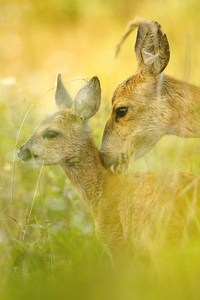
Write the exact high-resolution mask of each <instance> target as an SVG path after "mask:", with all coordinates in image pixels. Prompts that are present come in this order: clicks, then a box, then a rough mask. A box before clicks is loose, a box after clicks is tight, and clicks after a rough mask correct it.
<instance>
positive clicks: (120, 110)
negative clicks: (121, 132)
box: [115, 106, 128, 119]
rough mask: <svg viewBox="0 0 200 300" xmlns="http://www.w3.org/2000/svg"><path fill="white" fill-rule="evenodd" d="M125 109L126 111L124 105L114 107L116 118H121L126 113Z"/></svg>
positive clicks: (126, 108)
mask: <svg viewBox="0 0 200 300" xmlns="http://www.w3.org/2000/svg"><path fill="white" fill-rule="evenodd" d="M127 111H128V107H125V106H121V107H118V108H116V110H115V114H116V119H119V118H123V117H124V116H125V115H126V114H127Z"/></svg>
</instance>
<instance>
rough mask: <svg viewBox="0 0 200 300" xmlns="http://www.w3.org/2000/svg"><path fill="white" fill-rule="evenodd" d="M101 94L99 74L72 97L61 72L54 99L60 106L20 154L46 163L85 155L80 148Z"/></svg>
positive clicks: (54, 162)
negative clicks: (63, 81) (88, 121)
mask: <svg viewBox="0 0 200 300" xmlns="http://www.w3.org/2000/svg"><path fill="white" fill-rule="evenodd" d="M100 98H101V87H100V82H99V79H98V78H97V77H93V78H92V79H91V80H89V81H88V83H87V84H86V85H85V86H84V87H83V88H81V89H80V90H79V91H78V93H77V95H76V97H75V99H74V101H72V99H71V97H70V95H69V94H68V92H67V90H66V89H65V87H64V85H63V83H62V80H61V75H58V77H57V88H56V94H55V100H56V105H57V107H58V109H59V110H58V112H56V113H54V114H53V115H51V116H49V117H48V118H46V119H44V120H43V121H42V122H41V123H40V124H39V126H38V127H37V128H36V129H35V131H34V133H33V135H32V136H31V137H30V138H29V140H28V141H27V142H26V143H25V144H24V145H23V146H22V147H21V148H20V150H19V152H18V156H19V158H21V159H22V160H23V161H32V160H34V161H35V162H36V163H38V164H46V165H49V164H59V163H67V164H70V165H73V164H74V163H76V162H77V161H78V160H79V159H81V156H83V153H81V148H82V143H85V140H86V139H87V136H88V129H87V120H88V119H89V118H91V117H92V116H93V115H94V114H95V113H96V112H97V111H98V109H99V106H100Z"/></svg>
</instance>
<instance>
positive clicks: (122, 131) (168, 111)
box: [100, 19, 200, 172]
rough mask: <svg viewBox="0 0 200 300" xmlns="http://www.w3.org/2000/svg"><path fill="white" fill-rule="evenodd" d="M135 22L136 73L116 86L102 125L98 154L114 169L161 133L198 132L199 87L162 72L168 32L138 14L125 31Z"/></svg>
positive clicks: (167, 54) (166, 58) (141, 152)
mask: <svg viewBox="0 0 200 300" xmlns="http://www.w3.org/2000/svg"><path fill="white" fill-rule="evenodd" d="M137 26H138V32H137V38H136V44H135V54H136V58H137V63H138V68H137V71H136V73H135V74H134V75H133V76H131V77H129V78H128V79H127V80H125V81H124V82H122V83H121V84H119V85H118V87H117V88H116V90H115V92H114V94H113V97H112V112H111V115H110V117H109V119H108V121H107V124H106V126H105V130H104V135H103V139H102V146H101V150H100V151H101V153H102V154H101V156H102V161H103V164H104V165H105V166H106V167H110V166H111V165H113V166H114V169H115V170H117V171H118V172H121V170H122V169H123V168H124V167H126V166H127V164H128V161H129V159H130V157H132V158H133V159H135V160H136V159H138V158H140V157H141V156H143V155H144V154H146V153H147V152H148V151H149V150H150V149H151V148H152V147H153V146H154V145H155V144H156V143H157V142H158V141H159V139H160V138H161V137H163V136H164V135H176V136H180V137H187V138H189V137H192V138H196V137H200V88H199V87H196V86H193V85H191V84H189V83H186V82H183V81H180V80H177V79H174V78H172V77H170V76H167V75H164V74H163V73H162V72H163V70H164V69H165V68H166V66H167V64H168V62H169V58H170V51H169V44H168V40H167V37H166V35H165V34H164V33H163V32H162V30H161V26H160V25H159V24H158V23H157V22H147V21H144V20H141V19H136V20H135V21H133V22H132V23H130V26H129V28H128V30H127V31H126V32H125V34H124V35H123V37H122V39H121V42H120V43H119V46H118V50H119V48H120V46H121V44H122V42H123V41H124V40H125V38H126V37H127V35H128V34H129V33H130V32H131V31H132V30H133V29H134V28H135V27H137Z"/></svg>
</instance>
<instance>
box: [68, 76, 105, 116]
mask: <svg viewBox="0 0 200 300" xmlns="http://www.w3.org/2000/svg"><path fill="white" fill-rule="evenodd" d="M100 102H101V86H100V81H99V79H98V77H93V78H92V79H90V80H89V81H88V83H87V84H86V85H85V86H84V87H83V88H81V89H80V90H79V91H78V93H77V95H76V97H75V100H74V103H73V107H72V112H73V113H74V114H75V115H76V116H77V117H79V118H81V119H83V120H87V119H89V118H91V117H92V116H93V115H94V114H96V112H97V111H98V109H99V106H100Z"/></svg>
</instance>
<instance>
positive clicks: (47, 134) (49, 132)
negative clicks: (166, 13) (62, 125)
mask: <svg viewBox="0 0 200 300" xmlns="http://www.w3.org/2000/svg"><path fill="white" fill-rule="evenodd" d="M58 135H59V132H57V131H54V130H47V131H45V132H44V134H43V138H47V139H54V138H55V137H56V136H58Z"/></svg>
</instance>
